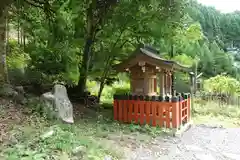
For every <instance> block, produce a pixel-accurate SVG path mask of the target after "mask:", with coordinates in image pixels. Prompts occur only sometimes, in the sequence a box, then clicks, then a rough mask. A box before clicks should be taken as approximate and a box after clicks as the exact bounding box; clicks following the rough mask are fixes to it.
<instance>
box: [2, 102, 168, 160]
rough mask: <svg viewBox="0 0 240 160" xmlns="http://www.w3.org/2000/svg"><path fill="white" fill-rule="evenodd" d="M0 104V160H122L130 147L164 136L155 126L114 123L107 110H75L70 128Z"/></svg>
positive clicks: (19, 107) (17, 107)
mask: <svg viewBox="0 0 240 160" xmlns="http://www.w3.org/2000/svg"><path fill="white" fill-rule="evenodd" d="M1 104H2V105H1V106H0V111H1V112H0V117H1V118H0V122H1V123H0V124H1V126H0V127H1V129H0V131H1V134H0V135H1V137H0V142H1V146H0V159H1V160H2V159H3V160H5V159H6V160H19V159H21V160H34V159H36V160H41V159H42V160H48V159H49V160H50V159H51V160H52V159H56V160H59V159H60V160H61V159H62V160H68V159H69V160H70V159H71V160H77V159H84V160H88V159H89V160H98V159H99V160H103V159H104V158H105V157H111V158H112V159H124V156H125V155H126V153H128V150H130V149H131V147H134V146H135V147H138V146H139V144H141V143H148V141H150V140H151V139H152V138H153V137H156V136H159V135H162V134H164V133H166V132H165V131H164V130H161V129H160V128H156V127H149V126H144V127H140V126H138V125H133V124H128V125H124V124H119V123H116V122H114V121H113V120H112V118H111V115H112V113H111V112H112V111H111V110H107V111H106V112H99V113H96V112H94V111H92V110H90V109H86V110H82V111H78V113H79V114H78V115H77V116H76V117H75V123H74V124H72V125H70V124H63V123H60V122H57V121H47V120H45V119H44V118H40V117H39V116H37V115H32V114H27V112H26V109H25V108H23V106H15V104H13V103H10V102H9V101H6V100H2V101H1ZM80 112H81V113H80ZM129 145H130V146H129ZM123 152H124V153H123Z"/></svg>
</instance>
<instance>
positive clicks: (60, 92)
mask: <svg viewBox="0 0 240 160" xmlns="http://www.w3.org/2000/svg"><path fill="white" fill-rule="evenodd" d="M42 100H43V102H44V104H45V105H46V107H47V108H49V109H50V110H51V111H53V112H55V113H56V114H57V117H58V118H60V119H61V120H63V121H64V122H67V123H74V120H73V106H72V103H71V102H70V100H69V98H68V95H67V89H66V87H65V86H63V85H59V84H56V85H55V86H54V89H53V93H51V92H47V93H44V94H43V95H42Z"/></svg>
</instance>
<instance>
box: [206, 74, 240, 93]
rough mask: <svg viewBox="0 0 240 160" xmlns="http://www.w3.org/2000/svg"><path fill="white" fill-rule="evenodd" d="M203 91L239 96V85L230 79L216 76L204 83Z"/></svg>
mask: <svg viewBox="0 0 240 160" xmlns="http://www.w3.org/2000/svg"><path fill="white" fill-rule="evenodd" d="M204 91H206V92H208V93H223V94H228V95H229V94H231V95H232V94H239V91H240V83H239V81H237V80H236V79H234V78H232V77H229V76H224V75H217V76H215V77H212V78H210V79H207V80H205V81H204Z"/></svg>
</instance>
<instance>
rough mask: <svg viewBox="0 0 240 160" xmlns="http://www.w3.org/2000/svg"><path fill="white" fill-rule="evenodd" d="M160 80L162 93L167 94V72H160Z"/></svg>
mask: <svg viewBox="0 0 240 160" xmlns="http://www.w3.org/2000/svg"><path fill="white" fill-rule="evenodd" d="M159 81H160V84H159V87H160V95H165V73H164V72H163V71H160V72H159Z"/></svg>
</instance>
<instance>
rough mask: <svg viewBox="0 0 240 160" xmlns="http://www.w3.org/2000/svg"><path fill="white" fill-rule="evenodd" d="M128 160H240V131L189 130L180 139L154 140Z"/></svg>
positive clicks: (209, 128)
mask: <svg viewBox="0 0 240 160" xmlns="http://www.w3.org/2000/svg"><path fill="white" fill-rule="evenodd" d="M128 155H131V156H128V159H129V160H240V128H235V129H234V128H231V129H225V128H219V127H210V126H204V125H199V126H192V127H191V128H190V129H189V130H188V131H186V132H185V133H184V134H183V136H182V137H181V138H173V137H166V138H162V137H159V138H156V139H154V140H152V141H151V142H150V144H148V145H146V144H145V145H142V146H139V147H138V148H137V149H135V150H134V151H133V150H132V154H128Z"/></svg>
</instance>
